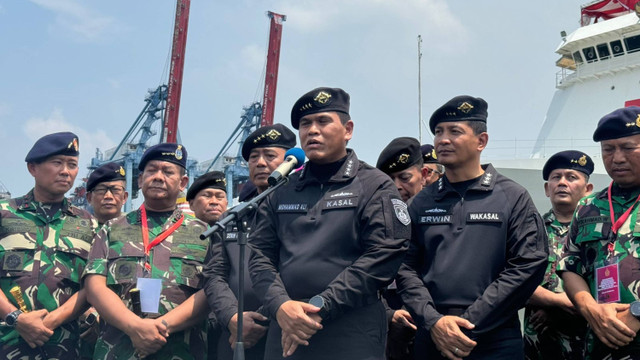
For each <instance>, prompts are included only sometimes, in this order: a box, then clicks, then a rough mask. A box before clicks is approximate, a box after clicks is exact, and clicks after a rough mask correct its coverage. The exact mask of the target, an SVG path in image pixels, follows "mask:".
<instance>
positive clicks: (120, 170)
mask: <svg viewBox="0 0 640 360" xmlns="http://www.w3.org/2000/svg"><path fill="white" fill-rule="evenodd" d="M118 173H119V174H120V175H121V176H124V174H125V172H124V168H123V167H122V166H120V169H118Z"/></svg>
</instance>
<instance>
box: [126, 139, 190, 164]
mask: <svg viewBox="0 0 640 360" xmlns="http://www.w3.org/2000/svg"><path fill="white" fill-rule="evenodd" d="M151 160H160V161H168V162H170V163H174V164H177V165H179V166H181V167H183V168H185V169H186V168H187V148H185V147H184V146H183V145H181V144H173V143H161V144H157V145H153V146H151V147H149V148H148V149H147V151H145V152H144V154H143V155H142V159H140V164H138V170H140V171H143V170H144V167H145V165H147V163H148V162H149V161H151Z"/></svg>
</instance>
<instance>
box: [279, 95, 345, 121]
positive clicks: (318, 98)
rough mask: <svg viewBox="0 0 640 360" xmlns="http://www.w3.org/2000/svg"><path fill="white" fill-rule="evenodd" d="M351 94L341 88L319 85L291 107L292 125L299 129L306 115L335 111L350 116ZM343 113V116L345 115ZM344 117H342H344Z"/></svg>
mask: <svg viewBox="0 0 640 360" xmlns="http://www.w3.org/2000/svg"><path fill="white" fill-rule="evenodd" d="M349 99H350V97H349V94H347V92H346V91H344V90H342V89H339V88H329V87H319V88H315V89H313V90H311V91H309V92H308V93H306V94H304V95H302V96H301V97H300V99H298V101H296V103H295V104H293V108H292V109H291V126H293V128H294V129H298V126H299V125H300V119H301V118H302V117H304V116H306V115H310V114H316V113H320V112H329V111H335V112H337V113H340V114H344V115H346V118H347V119H350V116H349ZM344 115H343V116H344ZM342 118H343V117H341V119H342Z"/></svg>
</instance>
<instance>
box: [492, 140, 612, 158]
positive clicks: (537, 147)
mask: <svg viewBox="0 0 640 360" xmlns="http://www.w3.org/2000/svg"><path fill="white" fill-rule="evenodd" d="M564 150H579V151H582V152H584V153H587V154H588V155H589V156H591V157H592V158H599V157H600V145H599V144H597V143H594V142H593V140H592V139H571V138H568V139H546V140H544V141H539V140H531V139H518V138H514V139H511V140H509V139H499V140H498V139H491V140H490V141H489V144H488V145H487V148H486V149H485V150H484V151H483V152H482V158H483V160H511V159H531V158H548V157H550V156H551V155H553V154H555V153H557V152H559V151H564Z"/></svg>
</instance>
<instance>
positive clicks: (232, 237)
mask: <svg viewBox="0 0 640 360" xmlns="http://www.w3.org/2000/svg"><path fill="white" fill-rule="evenodd" d="M224 239H225V240H227V241H228V240H238V233H237V232H227V233H225V235H224Z"/></svg>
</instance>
